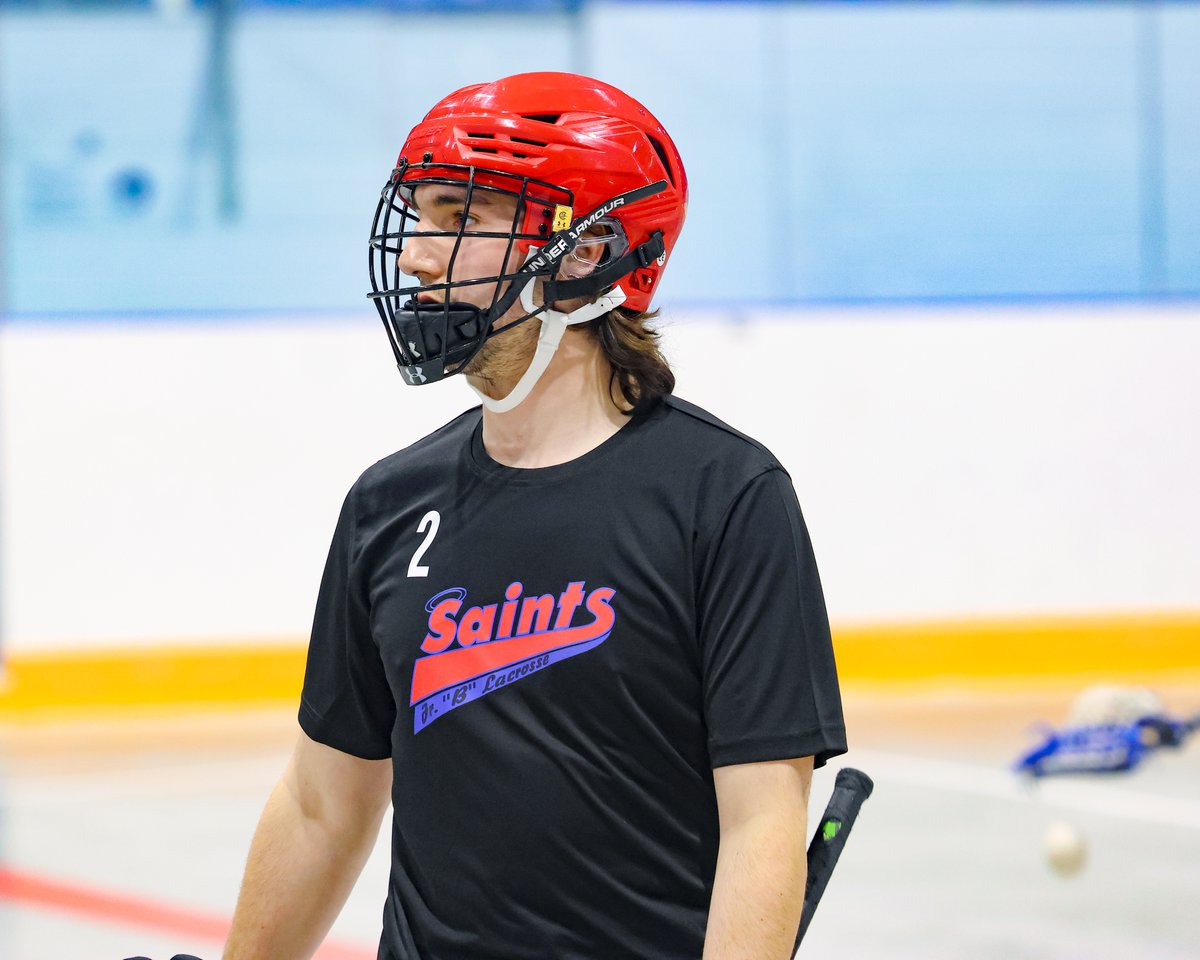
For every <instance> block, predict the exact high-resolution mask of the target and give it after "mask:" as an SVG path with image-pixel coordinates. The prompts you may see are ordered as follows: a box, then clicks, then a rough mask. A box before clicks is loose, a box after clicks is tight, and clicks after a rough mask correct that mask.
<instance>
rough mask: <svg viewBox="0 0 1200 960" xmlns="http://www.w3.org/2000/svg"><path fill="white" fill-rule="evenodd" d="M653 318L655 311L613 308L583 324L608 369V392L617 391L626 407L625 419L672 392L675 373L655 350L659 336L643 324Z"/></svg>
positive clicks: (659, 350) (655, 315)
mask: <svg viewBox="0 0 1200 960" xmlns="http://www.w3.org/2000/svg"><path fill="white" fill-rule="evenodd" d="M657 316H658V311H657V310H651V311H650V312H649V313H639V312H637V311H635V310H627V309H625V308H624V307H617V308H616V309H615V310H611V311H609V312H608V313H606V314H604V316H602V317H597V318H596V319H595V320H592V321H590V322H589V323H588V325H587V326H588V330H589V331H590V332H591V334H592V336H594V337H595V338H596V340H597V342H598V343H599V344H600V348H601V349H602V350H603V351H604V355H605V357H607V358H608V362H609V364H610V365H611V366H612V377H611V379H610V380H609V391H610V392H612V390H613V388H614V387H615V388H617V389H619V390H620V391H621V396H622V398H624V400H625V403H626V404H627V405H628V409H627V410H625V411H624V413H625V415H626V416H633V414H635V413H641V412H642V411H644V410H646V409H647V408H649V407H650V406H651V405H653V404H654V403H655V402H656V401H657V400H658V399H659V398H660V397H663V396H666V395H667V394H670V393H671V392H672V391H673V390H674V389H675V374H674V373H672V372H671V367H670V365H669V364H668V363H667V360H666V357H664V356H663V354H662V350H661V349H660V347H659V342H658V341H659V333H658V331H657V330H655V329H654V328H652V327H650V326H648V325H647V321H649V320H653V319H654V318H655V317H657Z"/></svg>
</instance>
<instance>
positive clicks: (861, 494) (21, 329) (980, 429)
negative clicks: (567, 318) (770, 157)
mask: <svg viewBox="0 0 1200 960" xmlns="http://www.w3.org/2000/svg"><path fill="white" fill-rule="evenodd" d="M666 341H667V347H668V350H669V353H670V355H671V357H672V358H673V360H674V362H675V364H676V367H677V372H678V376H679V388H678V392H679V393H680V395H682V396H685V397H687V398H688V399H691V400H693V401H695V402H697V403H700V404H701V405H703V406H706V407H708V408H709V409H711V410H712V411H713V412H714V413H716V414H717V415H719V416H722V417H723V418H725V419H726V420H728V421H729V422H730V423H732V424H734V425H735V426H737V427H739V428H740V429H742V430H744V431H745V432H748V433H750V434H752V435H754V436H756V437H758V438H759V439H761V440H762V441H763V442H765V443H766V444H767V445H768V446H769V447H771V448H772V449H773V450H774V452H775V453H776V455H777V456H778V457H779V458H780V459H781V460H782V461H783V462H784V464H785V465H786V466H787V467H788V468H789V470H790V471H791V473H792V475H793V477H794V480H795V483H796V487H797V489H798V491H799V494H800V499H801V503H802V505H803V507H804V510H805V514H806V516H807V518H808V521H809V525H810V527H811V529H812V533H813V537H814V540H815V542H816V545H817V550H818V559H819V561H820V565H821V569H822V574H823V577H824V581H825V585H826V592H827V599H828V602H829V606H830V611H831V614H832V615H833V616H834V617H835V618H837V619H841V620H843V621H845V620H875V619H892V618H905V619H907V618H933V617H943V616H991V615H997V614H1025V613H1035V612H1050V613H1058V612H1061V613H1081V612H1082V613H1087V612H1102V611H1148V610H1170V609H1183V608H1190V609H1196V608H1197V607H1200V498H1197V496H1196V490H1197V487H1198V486H1200V484H1198V482H1197V481H1198V480H1200V430H1197V429H1196V424H1197V423H1198V422H1200V378H1198V377H1197V376H1196V372H1195V367H1196V362H1195V361H1196V357H1197V356H1200V309H1198V308H1197V307H1196V306H1186V307H1175V308H1167V307H1163V308H1157V309H1151V308H1148V307H1144V306H1101V305H1083V306H1069V307H1068V306H1062V307H1053V308H1051V307H1030V308H1016V307H1011V308H1004V309H991V310H983V309H976V308H971V309H966V308H940V309H927V308H923V309H921V310H917V309H912V308H904V309H900V308H896V309H891V310H884V311H880V310H874V311H868V310H845V309H841V310H836V311H835V310H829V311H808V312H791V313H750V314H745V315H743V316H741V317H732V316H729V315H724V314H715V313H714V314H711V315H704V314H698V313H696V314H688V315H680V314H675V315H672V316H669V317H668V318H667V328H666ZM472 402H473V396H472V395H471V394H470V393H469V391H468V390H467V388H466V385H465V384H464V383H462V382H450V383H445V384H441V385H435V386H431V387H429V388H425V389H416V388H407V387H404V386H403V384H402V383H401V381H400V379H399V376H398V375H397V374H396V373H395V370H394V368H393V367H392V365H391V361H390V355H389V352H388V349H387V346H386V342H385V340H384V337H383V335H382V332H381V331H379V330H378V329H377V326H376V325H375V324H372V323H371V322H370V320H369V318H367V317H365V316H363V315H359V316H357V317H354V318H343V317H333V318H313V317H309V318H297V319H291V320H285V319H279V318H270V319H258V320H253V319H250V320H246V321H245V322H232V321H213V322H202V321H196V320H188V321H186V322H178V323H174V322H168V323H148V322H142V323H137V324H133V325H128V324H118V323H115V322H114V323H112V324H104V325H99V324H84V323H78V322H73V323H63V324H54V323H39V324H32V323H28V324H17V325H9V326H7V327H3V328H0V470H2V475H0V493H2V497H0V502H2V516H0V522H2V525H0V550H2V553H0V559H2V563H3V567H2V571H0V588H2V590H3V597H2V601H3V602H2V605H0V606H2V611H3V623H2V628H3V642H4V645H5V647H6V648H7V649H8V650H9V651H30V650H36V649H55V648H74V647H84V646H93V647H98V646H109V645H114V644H127V643H132V642H151V641H164V640H165V641H179V642H187V641H189V640H202V641H205V642H208V641H213V640H216V641H220V640H222V639H228V640H231V641H236V640H245V639H255V640H257V639H266V638H271V637H279V638H284V639H287V638H293V639H294V637H295V636H296V635H298V634H302V633H304V632H305V631H306V630H307V627H308V622H309V618H310V616H311V611H312V605H313V600H314V598H315V592H316V587H317V582H318V578H319V576H320V571H321V566H322V564H323V561H324V556H325V550H326V547H327V543H328V538H329V536H330V534H331V532H332V529H333V525H334V521H335V519H336V516H337V511H338V508H339V506H340V503H341V498H342V496H343V495H344V493H345V491H346V489H347V488H348V487H349V485H350V484H351V483H352V482H353V481H354V479H355V477H356V476H357V475H358V474H359V473H360V472H361V471H362V470H363V469H364V468H365V467H366V466H368V465H369V464H370V463H372V462H373V461H374V460H376V459H378V458H379V457H381V456H384V455H386V454H387V453H389V452H391V451H392V450H394V449H397V448H399V447H401V446H404V445H406V444H407V443H410V442H412V441H413V440H415V439H417V438H418V437H420V436H422V435H423V434H425V433H426V432H428V431H429V430H431V429H433V428H435V427H437V426H438V425H440V424H441V423H443V422H445V421H446V420H448V419H450V418H451V417H452V416H454V415H455V414H456V413H457V412H458V411H460V410H461V409H463V408H465V407H466V406H468V405H470V404H471V403H472Z"/></svg>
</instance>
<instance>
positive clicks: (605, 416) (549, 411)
mask: <svg viewBox="0 0 1200 960" xmlns="http://www.w3.org/2000/svg"><path fill="white" fill-rule="evenodd" d="M610 370H611V368H610V367H609V364H608V361H607V360H606V358H605V357H604V354H603V352H602V351H601V349H600V346H599V344H597V343H596V341H595V340H594V339H592V337H590V336H589V335H587V334H586V333H584V331H582V330H578V331H576V330H568V331H567V333H566V335H564V337H563V339H562V343H560V344H559V347H558V350H557V351H555V354H554V358H553V359H552V360H551V361H550V365H549V366H548V367H547V368H546V371H545V373H543V374H542V376H541V377H540V378H539V379H538V382H537V383H536V384H534V387H533V389H532V390H531V391H530V392H529V396H527V397H526V398H525V399H524V400H522V401H521V402H520V403H519V404H517V406H516V407H514V408H513V409H512V410H509V411H508V412H507V413H493V412H492V411H491V410H489V409H488V408H487V407H486V406H485V407H484V408H483V445H484V447H485V448H486V449H487V452H488V454H489V455H490V456H491V457H492V459H493V460H496V461H497V462H498V463H502V464H504V465H506V466H510V467H524V468H530V467H550V466H554V465H555V464H559V463H566V462H567V461H568V460H574V459H575V458H576V457H581V456H583V455H584V454H585V453H587V452H588V451H589V450H592V449H594V448H595V447H598V446H599V445H600V444H602V443H603V442H604V441H605V440H607V439H608V438H609V437H611V436H612V435H613V434H614V433H616V432H617V431H618V430H620V429H621V427H622V426H624V424H625V423H627V422H628V420H629V418H628V417H627V416H625V414H624V413H622V412H621V410H620V409H618V407H617V405H616V403H615V402H614V401H613V400H612V398H611V395H610V392H609V375H610ZM514 382H515V381H514ZM475 383H476V386H477V387H479V388H480V389H489V388H488V387H485V386H484V385H483V384H482V383H480V382H479V381H478V380H477V381H475ZM489 386H490V389H489V392H490V393H491V394H493V395H495V396H497V397H503V396H505V395H506V393H507V392H508V391H509V390H511V389H512V386H513V384H512V383H506V382H498V383H495V384H493V385H489Z"/></svg>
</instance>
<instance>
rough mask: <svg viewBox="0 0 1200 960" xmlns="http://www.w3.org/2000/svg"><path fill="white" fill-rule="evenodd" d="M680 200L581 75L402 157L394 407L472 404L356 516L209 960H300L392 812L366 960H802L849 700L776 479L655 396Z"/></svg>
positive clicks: (460, 125)
mask: <svg viewBox="0 0 1200 960" xmlns="http://www.w3.org/2000/svg"><path fill="white" fill-rule="evenodd" d="M686 198H687V183H686V178H685V174H684V171H683V166H682V163H681V161H680V158H679V155H678V153H677V151H676V149H675V146H674V144H673V143H672V142H671V139H670V137H669V136H668V135H667V133H666V131H665V130H664V129H663V128H662V126H661V125H660V124H659V123H658V122H657V121H656V120H655V119H654V118H653V117H652V116H651V115H650V114H649V112H647V111H646V110H645V108H644V107H642V106H641V105H640V104H638V103H636V102H635V101H634V100H632V99H631V98H630V97H628V96H626V95H625V94H623V93H621V91H619V90H617V89H615V88H613V87H610V86H608V85H606V84H603V83H600V82H598V81H595V80H590V79H587V78H584V77H577V76H573V75H569V74H555V73H542V74H525V75H520V76H515V77H509V78H507V79H504V80H500V81H497V82H495V83H489V84H480V85H476V86H472V87H467V88H465V89H463V90H460V91H457V92H456V93H454V94H451V95H450V96H449V97H447V98H446V99H445V100H443V101H442V102H441V103H439V104H438V105H437V106H435V107H434V108H433V110H432V111H431V112H430V113H429V114H428V116H427V117H426V118H425V119H424V120H423V121H422V122H421V123H420V124H418V125H417V126H416V128H414V130H413V131H412V133H411V134H410V135H409V137H408V140H407V142H406V143H405V145H404V148H403V150H402V151H401V154H400V159H399V162H398V164H397V167H396V169H395V170H394V171H393V174H392V177H391V179H390V180H389V183H388V185H387V187H386V188H385V190H384V194H383V197H382V199H381V201H380V204H379V208H378V211H377V213H376V218H375V226H374V230H373V237H372V241H371V242H372V269H371V276H372V286H373V290H374V292H373V294H372V296H373V298H374V299H375V302H376V304H377V306H378V307H379V309H380V315H381V317H382V318H383V321H384V325H385V327H386V329H387V331H388V335H389V338H390V340H391V343H392V348H393V351H394V352H395V355H396V359H397V362H398V364H399V366H400V369H401V372H402V373H403V374H404V378H405V380H406V381H407V382H409V383H411V384H416V385H423V384H427V383H430V382H435V381H437V380H440V379H443V378H444V377H446V376H449V375H451V374H454V373H463V374H465V376H466V377H467V380H468V382H469V383H470V385H471V386H472V388H474V389H475V390H476V391H477V392H478V393H479V395H480V397H481V400H482V409H480V408H478V407H477V408H474V409H472V410H469V411H467V412H466V413H464V414H462V415H461V416H460V417H458V418H457V419H455V420H453V421H452V422H451V423H449V424H447V425H446V426H444V427H442V428H441V429H439V430H437V431H436V432H434V433H433V434H431V435H430V436H428V437H426V438H424V439H423V440H421V441H419V442H417V443H415V444H413V445H412V446H411V447H408V448H407V449H405V450H402V451H400V452H399V453H397V454H395V455H393V456H392V457H389V458H387V459H385V460H383V461H381V462H380V463H378V464H376V465H375V466H373V467H371V468H370V469H369V470H367V471H366V473H364V474H363V475H362V477H361V478H360V479H359V481H358V482H357V483H356V484H355V485H354V487H353V489H352V490H351V492H350V494H349V496H348V497H347V499H346V502H345V505H344V506H343V509H342V513H341V517H340V519H339V522H338V525H337V530H336V532H335V535H334V540H333V546H332V548H331V551H330V555H329V560H328V563H327V566H326V570H325V575H324V579H323V582H322V586H321V593H320V597H319V600H318V605H317V613H316V618H315V623H314V628H313V635H312V642H311V645H310V650H309V659H308V669H307V673H306V677H305V682H304V694H303V699H302V705H301V708H300V724H301V727H302V728H303V731H304V732H303V735H302V736H301V737H300V739H299V743H298V744H297V747H296V750H295V755H294V757H293V759H292V761H291V764H290V766H289V768H288V770H287V773H286V774H285V776H284V778H283V780H282V782H281V783H280V785H279V787H278V788H277V789H276V790H275V792H274V794H273V795H272V797H271V799H270V800H269V802H268V805H267V808H266V811H265V812H264V814H263V818H262V822H261V824H260V826H259V828H258V832H257V833H256V836H255V839H254V843H253V846H252V849H251V852H250V858H249V862H248V865H247V868H246V877H245V880H244V883H243V888H242V893H241V897H240V899H239V903H238V909H237V914H236V916H235V920H234V926H233V931H232V933H231V935H230V938H229V942H228V944H227V947H226V953H225V956H226V958H227V960H259V958H261V960H267V958H269V960H290V958H298V957H307V956H310V955H311V953H312V952H313V950H314V949H315V948H316V947H317V945H318V944H319V942H320V940H321V938H322V937H323V936H324V934H325V932H326V930H327V929H328V927H329V925H330V924H331V923H332V921H333V920H334V918H335V917H336V915H337V912H338V911H339V909H340V908H341V905H342V903H343V902H344V900H345V898H346V896H347V895H348V893H349V891H350V889H351V887H352V886H353V883H354V880H355V878H356V876H357V875H358V872H359V870H360V869H361V867H362V864H363V862H364V860H365V859H366V857H367V854H368V852H369V851H370V849H371V847H372V843H373V841H374V839H375V837H376V834H377V831H378V827H379V823H380V819H381V817H382V814H383V811H384V809H385V807H386V805H387V802H388V799H389V789H390V799H391V801H392V805H393V808H394V818H393V825H392V864H393V865H392V874H391V881H390V885H389V890H388V895H387V903H386V907H385V910H384V920H383V935H382V940H381V943H380V948H379V956H380V957H381V958H387V960H476V958H478V960H535V958H536V960H550V958H555V960H601V958H604V960H608V958H618V957H622V958H623V957H643V958H654V960H662V958H681V960H682V958H690V960H700V958H701V957H703V958H704V960H771V958H774V960H784V958H786V957H789V956H790V955H791V948H792V944H793V941H794V938H795V935H796V930H797V924H798V921H799V916H800V908H801V903H802V899H803V892H804V878H805V872H804V870H805V863H804V852H805V841H806V825H805V823H806V821H805V813H806V807H807V801H808V792H809V783H810V778H811V774H812V769H813V767H814V765H818V766H819V765H821V764H823V763H824V761H825V760H826V759H827V758H828V757H831V756H834V755H836V754H838V753H841V752H843V751H844V750H845V744H844V731H843V726H842V717H841V706H840V700H839V695H838V689H837V678H836V674H835V671H834V664H833V656H832V652H831V647H830V642H829V633H828V625H827V621H826V616H825V609H824V603H823V600H822V597H821V590H820V583H819V581H818V577H817V571H816V566H815V563H814V561H813V557H812V551H811V547H810V544H809V541H808V536H807V533H806V531H805V528H804V524H803V521H802V519H801V516H800V512H799V508H798V506H797V505H796V500H795V496H794V494H793V492H792V487H791V483H790V481H789V480H788V477H787V475H786V474H785V473H784V471H783V469H782V468H781V467H780V465H779V464H778V463H777V462H776V461H775V459H774V458H773V457H772V456H771V454H770V453H769V452H768V451H767V450H765V449H764V448H763V447H761V446H760V445H758V444H757V443H755V442H754V441H752V440H749V439H747V438H746V437H744V436H742V435H740V434H738V433H736V432H735V431H733V430H732V429H730V428H729V427H727V426H725V425H724V424H722V423H720V422H719V421H718V420H716V419H715V418H713V417H711V416H710V415H709V414H707V413H705V412H704V411H702V410H700V409H698V408H696V407H694V406H691V405H690V404H687V403H685V402H683V401H680V400H676V399H675V398H673V397H671V396H670V393H671V390H672V388H673V385H674V377H673V376H672V375H671V372H670V369H669V368H668V367H667V365H666V363H665V361H664V360H663V358H662V356H661V354H660V353H659V351H658V346H657V342H656V339H655V337H654V335H653V334H652V333H651V332H649V331H648V329H647V328H646V326H645V319H646V314H645V311H646V310H647V309H648V308H649V305H650V298H651V295H652V294H653V291H654V288H655V286H656V284H657V282H658V279H659V277H660V275H661V273H662V270H663V267H664V265H665V264H666V261H667V258H668V257H669V256H670V253H671V249H672V247H673V246H674V243H675V240H676V238H677V237H678V235H679V231H680V229H681V227H682V224H683V218H684V210H685V206H686ZM401 274H405V275H407V276H408V277H409V278H412V280H413V281H414V282H415V285H412V286H408V287H405V286H404V285H403V283H402V282H401V280H402V278H401Z"/></svg>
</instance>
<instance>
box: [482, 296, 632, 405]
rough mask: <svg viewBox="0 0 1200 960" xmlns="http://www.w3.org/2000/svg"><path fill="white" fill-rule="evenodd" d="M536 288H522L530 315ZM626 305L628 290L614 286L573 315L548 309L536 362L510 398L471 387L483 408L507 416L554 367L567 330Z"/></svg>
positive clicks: (541, 316)
mask: <svg viewBox="0 0 1200 960" xmlns="http://www.w3.org/2000/svg"><path fill="white" fill-rule="evenodd" d="M533 287H534V284H533V282H532V281H530V282H529V283H526V284H525V286H524V287H522V288H521V306H522V307H524V308H525V312H526V313H533V311H534V310H537V309H538V307H537V305H536V304H535V303H534V302H533ZM624 302H625V291H624V290H622V289H621V288H620V287H613V288H612V290H611V292H609V293H606V294H605V295H604V296H602V297H601V298H600V299H599V300H597V301H596V302H595V303H587V304H584V305H583V306H582V307H580V308H579V309H578V310H572V311H571V312H570V313H559V312H558V311H557V310H551V309H550V308H549V307H547V308H546V309H545V310H543V311H542V312H541V313H539V314H538V315H537V318H536V319H538V320H541V322H542V329H541V332H540V333H539V334H538V342H537V349H536V350H535V351H534V353H533V359H532V360H530V361H529V368H528V369H527V370H526V371H525V372H524V373H523V374H522V375H521V379H520V380H518V381H517V382H516V384H515V385H514V386H513V388H512V390H510V391H509V393H508V396H506V397H501V398H500V399H499V400H496V399H494V398H492V397H489V396H488V395H487V394H486V393H484V392H483V391H482V390H479V389H478V388H477V387H476V386H475V384H473V383H472V384H471V385H470V386H471V389H472V390H474V391H475V392H476V393H477V394H478V395H479V399H480V400H482V401H483V405H484V406H485V407H487V408H488V409H489V410H491V411H492V413H507V412H508V411H509V410H511V409H512V408H513V407H515V406H516V405H517V404H518V403H520V402H521V401H522V400H524V399H525V398H526V397H527V396H529V391H530V390H532V389H533V385H534V384H535V383H537V382H538V378H539V377H541V375H542V374H543V373H545V372H546V368H547V367H548V366H550V359H551V358H552V357H553V356H554V351H555V350H557V349H558V344H559V343H560V341H561V340H562V338H563V333H565V332H566V329H567V327H570V326H574V325H575V324H577V323H587V322H588V321H589V320H594V319H595V318H596V317H599V316H603V315H604V314H606V313H608V312H609V311H610V310H615V309H616V308H617V307H619V306H620V305H621V304H623V303H624Z"/></svg>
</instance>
